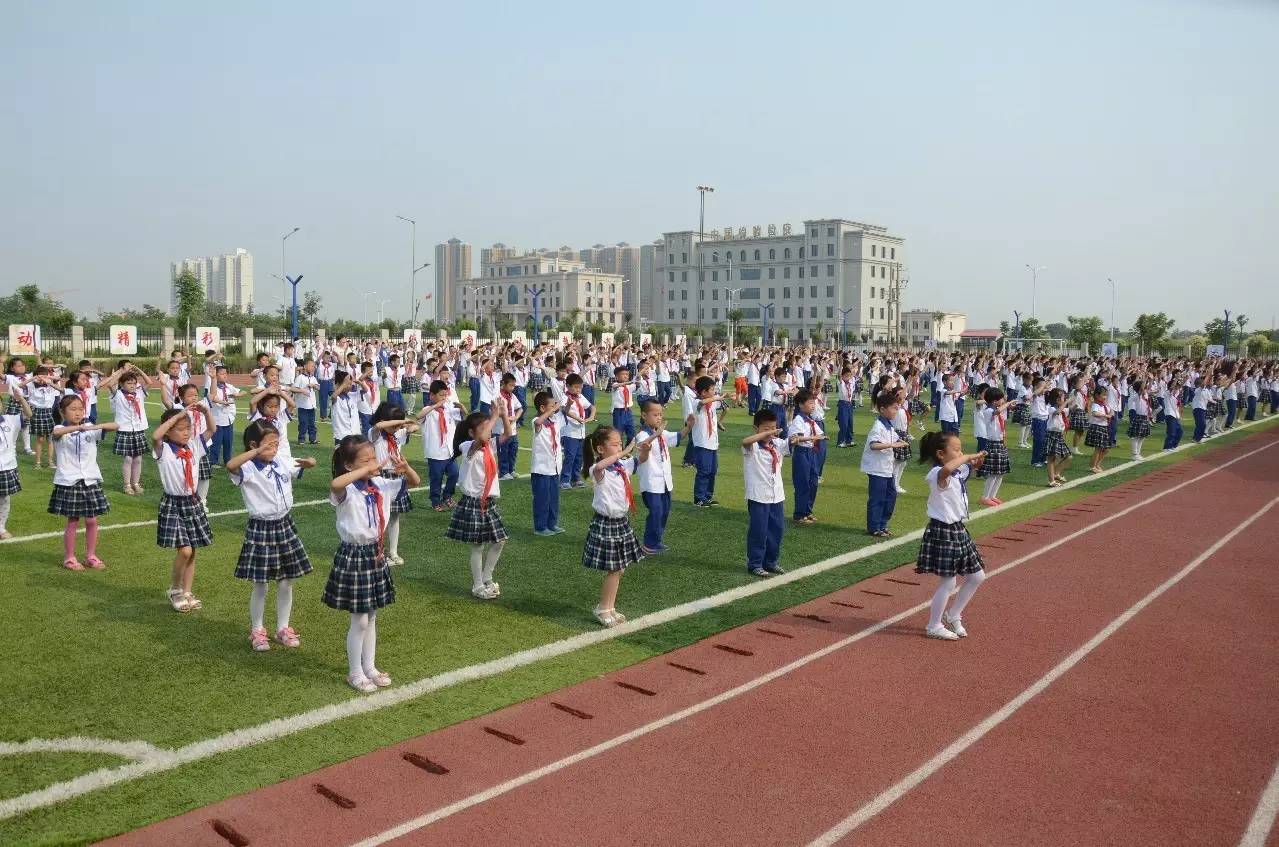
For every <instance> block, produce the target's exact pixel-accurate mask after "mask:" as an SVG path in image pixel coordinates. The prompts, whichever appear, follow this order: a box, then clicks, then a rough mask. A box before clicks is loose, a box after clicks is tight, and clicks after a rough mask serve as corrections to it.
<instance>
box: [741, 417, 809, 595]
mask: <svg viewBox="0 0 1279 847" xmlns="http://www.w3.org/2000/svg"><path fill="white" fill-rule="evenodd" d="M754 425H755V432H754V434H752V435H748V436H747V437H745V438H743V439H742V473H743V477H744V482H745V485H746V511H747V514H748V515H749V523H748V525H747V529H746V571H747V573H749V574H751V575H752V576H760V577H764V576H768V575H769V574H781V573H785V571H784V570H782V567H781V565H779V564H778V563H777V560H778V559H779V558H780V556H781V552H782V532H783V530H784V528H785V525H786V515H785V503H786V489H785V488H784V487H783V485H782V457H783V456H785V455H786V453H787V452H788V444H787V441H786V439H785V438H782V435H783V434H784V430H782V429H781V428H780V427H779V426H777V413H776V412H775V411H773V409H772V408H771V407H770V406H761V407H760V410H759V411H758V412H756V413H755V418H754ZM802 438H803V436H799V437H794V438H792V441H793V442H795V443H798V441H799V440H801V439H802Z"/></svg>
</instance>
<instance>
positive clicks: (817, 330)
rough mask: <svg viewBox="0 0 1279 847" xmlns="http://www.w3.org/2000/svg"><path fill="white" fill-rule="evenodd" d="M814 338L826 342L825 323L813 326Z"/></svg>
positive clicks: (820, 322) (821, 322) (819, 322)
mask: <svg viewBox="0 0 1279 847" xmlns="http://www.w3.org/2000/svg"><path fill="white" fill-rule="evenodd" d="M938 314H940V313H938ZM813 338H815V339H816V340H817V341H824V340H825V339H826V324H825V322H823V321H818V322H817V323H816V324H814V325H813Z"/></svg>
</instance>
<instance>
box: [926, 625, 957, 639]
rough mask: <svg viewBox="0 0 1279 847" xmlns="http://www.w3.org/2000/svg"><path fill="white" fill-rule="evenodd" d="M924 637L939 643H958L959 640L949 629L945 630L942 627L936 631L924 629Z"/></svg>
mask: <svg viewBox="0 0 1279 847" xmlns="http://www.w3.org/2000/svg"><path fill="white" fill-rule="evenodd" d="M924 635H926V636H928V637H929V638H936V639H938V640H940V641H958V640H959V636H958V635H956V634H955V633H953V632H951V631H950V630H949V629H946V627H944V626H939V627H937V628H936V629H932V628H929V629H926V630H924Z"/></svg>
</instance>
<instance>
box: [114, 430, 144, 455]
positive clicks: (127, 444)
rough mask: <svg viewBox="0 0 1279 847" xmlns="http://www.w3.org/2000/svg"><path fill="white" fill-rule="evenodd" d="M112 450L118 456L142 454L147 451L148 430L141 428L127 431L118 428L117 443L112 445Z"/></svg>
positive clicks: (116, 433) (116, 432)
mask: <svg viewBox="0 0 1279 847" xmlns="http://www.w3.org/2000/svg"><path fill="white" fill-rule="evenodd" d="M111 452H112V453H115V454H116V455H117V456H141V455H142V454H143V453H145V452H147V431H146V430H145V429H139V430H135V431H133V432H125V431H124V430H122V429H117V430H116V431H115V444H113V445H112V446H111Z"/></svg>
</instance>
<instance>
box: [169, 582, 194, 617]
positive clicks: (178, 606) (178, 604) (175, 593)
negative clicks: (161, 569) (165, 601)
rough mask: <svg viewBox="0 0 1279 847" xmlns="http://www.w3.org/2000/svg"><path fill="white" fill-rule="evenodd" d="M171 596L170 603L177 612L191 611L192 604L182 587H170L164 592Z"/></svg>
mask: <svg viewBox="0 0 1279 847" xmlns="http://www.w3.org/2000/svg"><path fill="white" fill-rule="evenodd" d="M164 593H165V596H167V597H168V598H169V605H170V606H172V607H173V611H175V612H189V611H191V604H190V602H188V601H187V598H186V594H185V593H183V591H182V589H180V588H170V589H169V590H168V591H166V592H164Z"/></svg>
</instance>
